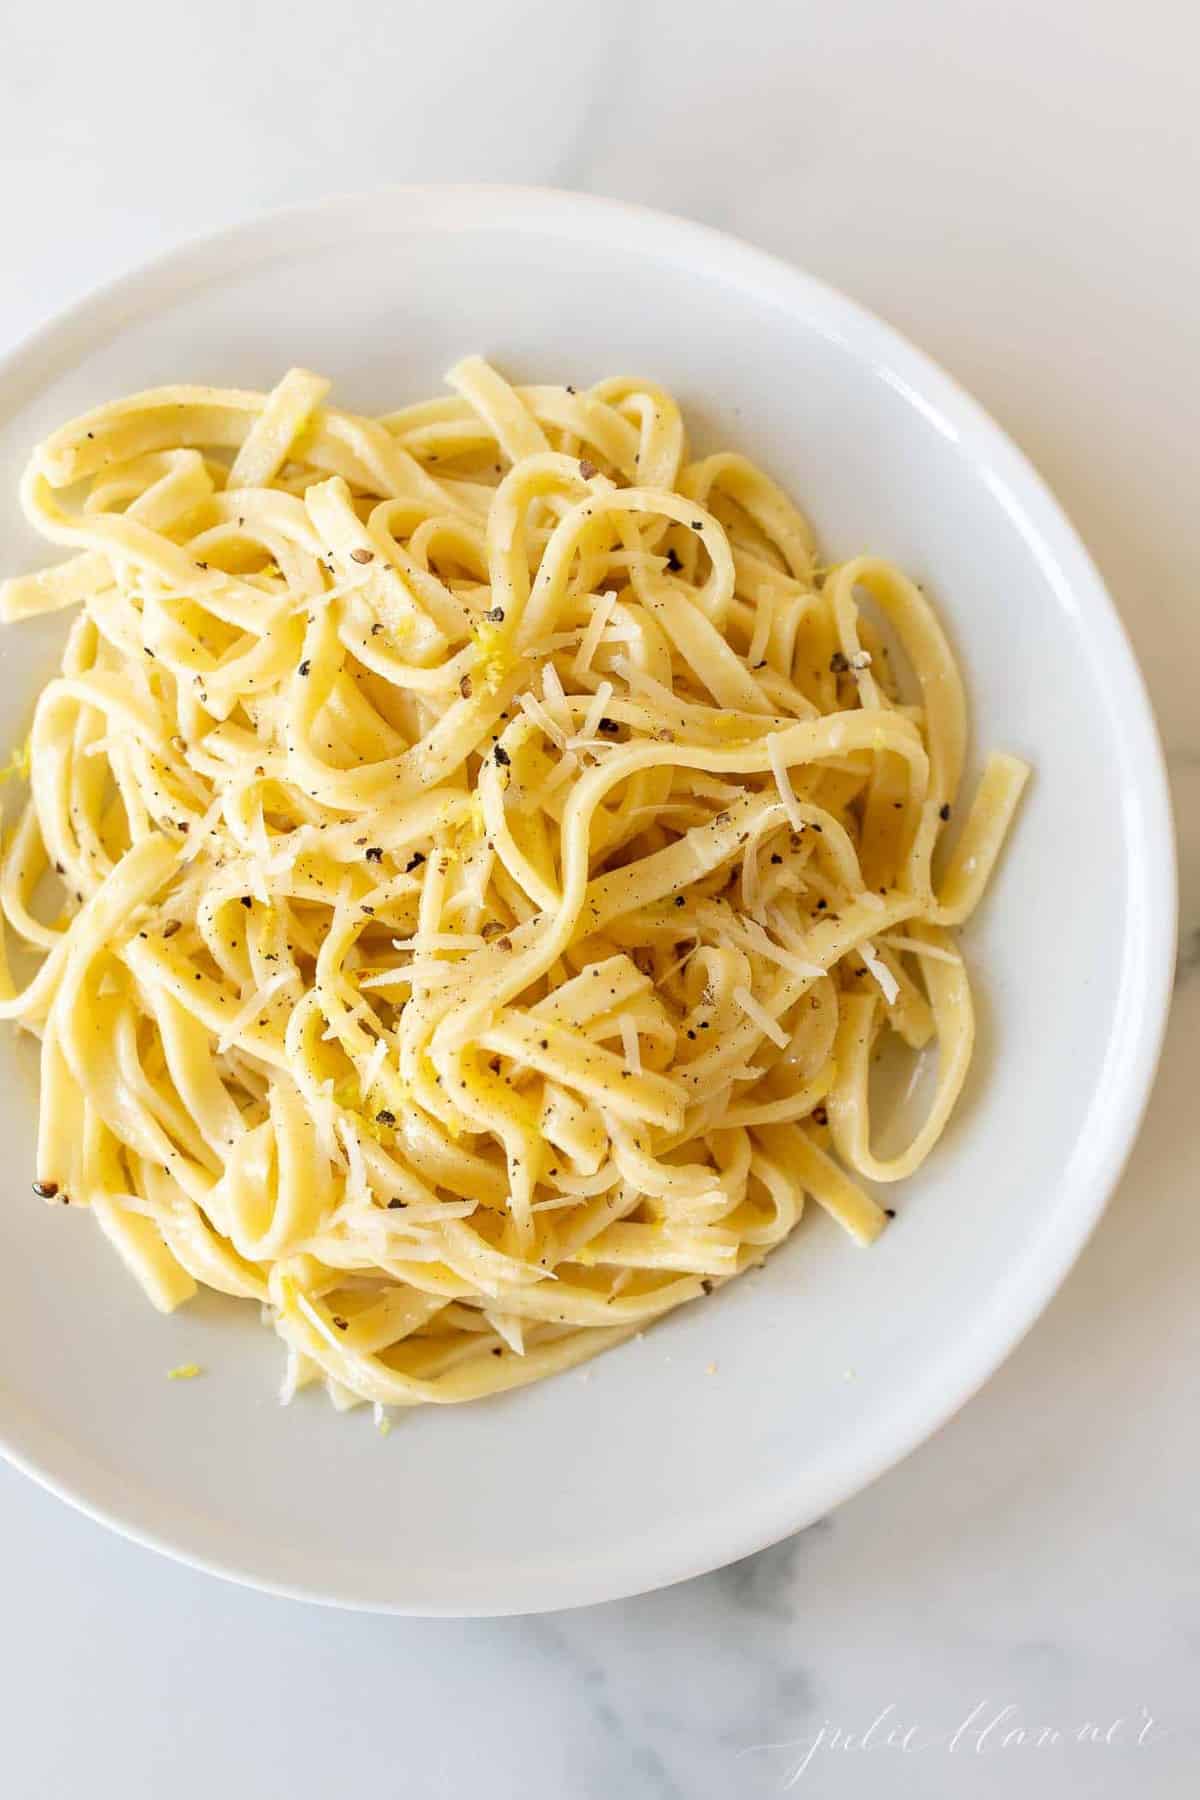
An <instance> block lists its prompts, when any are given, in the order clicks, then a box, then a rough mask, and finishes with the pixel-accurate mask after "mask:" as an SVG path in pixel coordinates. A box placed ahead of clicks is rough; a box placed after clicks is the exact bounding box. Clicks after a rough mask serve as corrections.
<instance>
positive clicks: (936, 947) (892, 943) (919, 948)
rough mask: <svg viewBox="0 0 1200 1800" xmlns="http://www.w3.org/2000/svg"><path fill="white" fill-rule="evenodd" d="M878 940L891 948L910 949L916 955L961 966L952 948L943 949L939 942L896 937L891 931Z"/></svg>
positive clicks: (953, 965) (959, 967)
mask: <svg viewBox="0 0 1200 1800" xmlns="http://www.w3.org/2000/svg"><path fill="white" fill-rule="evenodd" d="M879 942H880V943H881V944H886V945H887V946H888V948H889V949H891V950H911V951H913V953H914V954H915V955H917V956H928V957H932V959H933V961H934V962H944V963H949V964H950V965H951V967H952V968H955V969H961V967H962V957H961V956H955V954H954V952H953V951H952V950H943V949H942V947H941V945H940V944H925V943H922V941H921V939H920V938H914V937H896V936H894V935H892V934H891V933H887V934H881V935H880V938H879Z"/></svg>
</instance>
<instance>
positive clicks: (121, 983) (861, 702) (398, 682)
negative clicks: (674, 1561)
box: [0, 357, 1027, 1416]
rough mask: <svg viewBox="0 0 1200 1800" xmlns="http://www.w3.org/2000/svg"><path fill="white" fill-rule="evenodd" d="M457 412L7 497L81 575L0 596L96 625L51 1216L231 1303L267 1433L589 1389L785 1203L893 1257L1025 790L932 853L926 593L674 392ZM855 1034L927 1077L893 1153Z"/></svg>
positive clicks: (89, 636)
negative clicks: (829, 545) (927, 1088)
mask: <svg viewBox="0 0 1200 1800" xmlns="http://www.w3.org/2000/svg"><path fill="white" fill-rule="evenodd" d="M449 382H450V386H451V388H452V389H453V394H452V395H451V397H449V398H445V399H440V400H433V401H430V402H428V403H427V404H424V405H418V406H413V407H409V408H407V409H405V410H404V411H401V412H397V413H392V414H389V415H386V416H384V417H382V418H365V417H359V416H356V415H353V414H350V413H346V412H340V411H336V410H334V409H333V408H332V407H331V406H329V405H328V404H327V394H328V387H329V384H328V382H326V381H324V380H322V379H321V378H319V377H317V376H315V375H312V374H309V373H308V372H307V371H304V370H299V369H296V370H292V371H291V372H290V373H289V374H288V375H286V376H285V377H284V379H283V380H282V381H281V382H280V383H279V385H278V386H277V387H276V388H275V389H274V390H273V392H271V393H269V394H260V393H248V392H242V391H223V390H218V389H214V388H204V387H172V388H163V389H158V390H155V391H153V392H149V393H143V394H137V395H134V396H132V397H131V398H129V399H126V400H121V401H118V402H116V403H114V404H112V405H109V406H104V407H101V408H100V409H99V410H98V411H96V412H93V413H90V414H88V415H87V416H86V417H84V418H81V419H77V420H75V421H74V422H73V423H71V424H69V425H67V426H65V427H63V429H62V430H60V431H58V432H56V433H54V435H53V436H52V437H50V438H48V439H47V440H46V441H45V442H44V443H43V444H42V445H40V446H39V448H38V449H37V451H36V452H35V454H34V457H33V460H32V463H31V465H30V468H29V470H28V472H27V475H26V477H25V481H24V485H23V490H22V496H23V503H24V506H25V509H26V512H27V514H28V516H29V518H30V519H31V520H32V521H33V522H34V523H35V524H36V525H37V526H38V528H39V529H40V530H41V531H42V532H43V533H44V535H45V536H46V537H47V538H49V539H50V541H51V542H53V543H55V544H58V545H62V546H63V547H64V548H66V549H67V550H69V551H70V552H71V555H70V557H69V559H68V560H67V561H65V562H60V563H58V564H56V565H55V566H53V567H51V568H49V569H46V570H44V571H42V572H40V573H38V574H35V575H29V576H23V577H19V578H17V579H15V580H12V581H9V582H7V583H6V584H5V585H4V587H3V588H2V589H0V612H2V613H3V616H4V617H5V618H6V619H8V620H15V619H20V618H23V617H27V616H29V615H31V614H37V613H45V612H52V611H55V610H57V609H59V608H67V607H77V608H78V609H79V610H78V611H77V612H76V614H75V617H74V620H73V622H72V624H71V627H70V631H69V636H68V638H67V645H66V651H65V654H64V656H63V660H62V668H61V673H60V674H59V675H58V676H57V677H56V678H55V679H54V680H52V681H51V682H50V683H49V685H48V686H47V687H46V688H45V689H44V691H43V692H42V694H41V696H40V698H39V700H38V703H37V709H36V714H35V718H34V723H33V730H32V735H31V739H30V743H29V747H28V775H29V780H30V784H31V791H30V794H29V798H28V800H27V801H26V803H25V805H24V808H23V810H22V811H21V813H20V816H19V818H18V820H17V822H16V825H15V829H13V830H12V831H11V832H10V833H9V835H8V836H7V838H6V840H5V845H4V854H3V862H2V868H0V905H2V908H3V915H4V919H5V920H6V921H7V925H8V926H9V927H10V928H11V931H12V932H14V933H15V934H16V937H17V939H19V940H20V941H21V944H22V946H24V948H25V949H30V950H32V951H34V952H35V953H36V954H37V956H38V957H39V958H40V959H41V960H40V965H39V966H38V967H37V968H36V970H35V971H34V972H32V973H31V974H30V975H29V977H28V979H27V980H25V979H24V974H23V972H21V971H18V972H16V973H14V972H12V971H11V970H10V964H9V961H8V958H7V955H5V954H4V953H3V951H2V949H0V973H2V977H3V1000H2V1002H0V1013H2V1014H3V1016H5V1017H7V1018H9V1019H11V1020H13V1021H15V1022H16V1023H17V1024H18V1025H19V1026H21V1027H23V1028H25V1029H26V1030H28V1031H31V1032H33V1033H35V1034H36V1035H37V1037H38V1038H39V1039H40V1044H41V1115H40V1129H39V1141H38V1161H37V1168H36V1171H35V1177H36V1180H35V1187H36V1190H37V1192H38V1193H39V1194H41V1195H42V1197H43V1198H45V1199H47V1200H49V1201H51V1202H53V1203H54V1204H63V1203H66V1202H68V1201H69V1203H70V1204H72V1205H74V1206H81V1205H82V1206H87V1207H90V1208H91V1209H92V1211H93V1212H94V1213H95V1215H96V1217H97V1219H98V1220H99V1223H100V1225H101V1227H102V1229H103V1231H104V1233H105V1234H106V1236H107V1237H108V1238H109V1239H110V1241H111V1242H112V1244H113V1245H114V1246H115V1248H116V1249H117V1251H118V1252H119V1254H120V1255H121V1257H122V1258H123V1260H124V1261H125V1263H126V1264H127V1265H128V1266H129V1268H130V1269H131V1270H132V1271H133V1272H134V1274H135V1275H136V1276H137V1277H138V1279H139V1280H140V1281H141V1283H142V1285H143V1287H144V1288H145V1290H146V1292H147V1294H148V1295H149V1297H150V1299H151V1300H152V1301H153V1303H154V1304H155V1305H156V1306H158V1307H159V1308H161V1309H163V1310H170V1309H171V1308H173V1307H175V1306H177V1305H178V1304H179V1303H180V1302H182V1301H185V1300H187V1299H188V1298H189V1297H190V1296H191V1295H192V1294H193V1293H194V1292H195V1290H196V1287H197V1284H201V1285H203V1286H206V1287H210V1288H215V1289H218V1290H220V1291H221V1292H222V1293H225V1294H232V1295H237V1296H239V1297H242V1298H245V1299H247V1300H252V1301H256V1302H258V1303H260V1305H261V1306H262V1307H263V1309H264V1317H265V1318H266V1319H268V1320H269V1321H270V1322H271V1323H272V1324H273V1326H274V1328H275V1330H276V1331H277V1332H278V1333H279V1335H280V1336H281V1337H282V1339H283V1340H284V1343H285V1345H286V1348H287V1353H288V1369H287V1375H286V1379H285V1397H290V1395H291V1394H292V1393H293V1392H294V1391H295V1390H296V1389H297V1388H299V1387H302V1386H305V1385H307V1384H308V1383H311V1382H314V1381H318V1380H324V1382H325V1383H326V1385H327V1388H328V1391H329V1393H330V1394H331V1396H332V1397H333V1399H334V1401H335V1402H336V1403H337V1404H338V1405H339V1406H348V1405H352V1404H355V1403H357V1402H359V1401H367V1402H373V1403H375V1405H376V1407H377V1408H380V1409H382V1408H387V1407H392V1406H407V1405H412V1404H416V1403H418V1402H422V1401H435V1402H448V1401H459V1400H469V1399H474V1398H476V1397H478V1396H481V1395H486V1394H492V1393H496V1392H497V1391H499V1390H502V1389H507V1388H511V1387H516V1386H518V1385H520V1384H522V1383H525V1382H529V1381H533V1380H535V1379H537V1378H539V1377H541V1376H543V1375H548V1374H550V1373H552V1372H554V1371H557V1370H562V1369H565V1368H568V1367H570V1366H572V1365H574V1364H577V1363H579V1362H581V1361H582V1360H583V1359H584V1358H586V1357H589V1356H591V1355H593V1354H594V1353H595V1352H596V1351H598V1350H602V1349H604V1348H605V1347H607V1346H609V1345H611V1344H614V1343H617V1342H619V1341H620V1340H621V1339H622V1338H625V1337H627V1336H628V1335H630V1334H631V1333H634V1332H637V1331H639V1330H640V1329H641V1328H642V1327H643V1326H645V1325H646V1324H648V1323H649V1322H650V1321H652V1320H653V1319H655V1318H657V1317H658V1316H659V1315H660V1314H662V1313H665V1312H668V1311H670V1310H671V1309H672V1308H674V1307H676V1306H679V1305H681V1304H683V1303H684V1302H685V1301H689V1300H693V1299H696V1298H697V1297H699V1296H702V1295H705V1294H708V1293H710V1292H711V1291H712V1290H713V1289H714V1288H715V1287H718V1286H719V1285H721V1284H722V1283H724V1282H727V1281H729V1280H730V1279H732V1278H733V1277H734V1276H736V1275H738V1274H739V1273H741V1272H742V1271H743V1270H745V1269H746V1268H748V1267H750V1266H752V1265H755V1264H758V1263H760V1262H761V1261H762V1260H763V1258H764V1257H765V1256H766V1255H767V1253H768V1252H769V1251H770V1250H771V1249H773V1248H774V1247H775V1246H776V1245H778V1244H780V1243H782V1242H783V1240H784V1239H785V1238H786V1237H787V1236H788V1235H789V1233H790V1232H791V1231H792V1229H793V1227H794V1226H795V1224H796V1222H797V1220H798V1219H799V1218H800V1215H801V1212H802V1209H803V1206H804V1203H805V1199H806V1197H809V1196H811V1197H812V1199H814V1200H815V1201H816V1202H817V1203H818V1204H819V1205H820V1206H821V1207H823V1208H824V1209H825V1210H826V1211H828V1212H829V1213H831V1214H832V1215H833V1217H834V1218H835V1219H837V1220H838V1221H839V1222H840V1223H841V1224H842V1225H843V1226H844V1227H845V1229H846V1230H847V1231H848V1232H849V1233H850V1234H851V1235H852V1236H853V1237H854V1238H855V1239H856V1240H857V1241H858V1242H860V1243H863V1244H867V1243H870V1242H871V1240H872V1239H874V1238H875V1237H876V1236H877V1234H878V1233H879V1232H880V1230H881V1229H882V1228H883V1227H884V1225H885V1223H886V1219H887V1213H886V1211H885V1209H883V1208H882V1207H881V1206H880V1205H879V1204H878V1203H877V1201H876V1200H875V1199H874V1198H873V1197H872V1196H871V1195H870V1194H869V1193H868V1191H867V1190H866V1188H865V1187H863V1186H862V1185H860V1181H861V1180H863V1179H865V1180H867V1181H869V1182H872V1183H889V1182H892V1181H896V1180H899V1179H901V1178H903V1177H905V1176H908V1175H910V1174H912V1172H913V1171H914V1170H915V1169H917V1168H918V1167H919V1166H920V1164H921V1163H922V1162H923V1160H924V1159H925V1157H926V1156H927V1155H928V1154H929V1152H930V1150H931V1149H932V1148H933V1146H934V1144H935V1143H936V1141H937V1139H938V1138H939V1136H940V1135H941V1133H942V1131H943V1129H944V1127H945V1125H946V1121H947V1119H948V1117H949V1115H950V1113H951V1110H952V1108H953V1106H954V1104H955V1101H956V1099H957V1097H958V1094H959V1091H960V1089H961V1087H962V1083H963V1079H964V1076H965V1074H966V1070H967V1065H968V1062H969V1060H970V1056H971V1048H972V1037H973V1022H972V1006H971V994H970V989H969V986H968V982H967V976H966V971H965V969H964V966H963V962H962V959H961V956H960V954H959V950H958V947H957V942H956V939H955V937H954V935H953V928H954V927H955V926H958V925H960V924H961V923H962V921H963V920H964V919H965V918H966V917H967V916H968V915H969V913H970V912H971V909H972V908H973V907H974V905H975V903H976V902H977V900H978V899H979V897H980V894H981V892H982V891H983V888H984V886H985V884H986V882H987V880H988V876H989V874H990V871H991V868H992V865H993V863H994V861H995V858H996V856H997V853H998V851H999V849H1000V845H1001V842H1002V839H1003V837H1004V834H1005V831H1006V829H1007V827H1008V824H1009V821H1010V819H1011V817H1012V814H1013V811H1014V809H1015V806H1016V803H1017V799H1018V796H1019V794H1020V791H1021V788H1022V785H1023V783H1024V781H1025V779H1026V775H1027V770H1026V769H1025V767H1024V766H1023V765H1022V764H1021V763H1019V762H1017V761H1016V760H1015V759H1013V758H1012V757H1008V756H1000V755H997V756H993V757H992V758H991V759H990V760H989V761H988V763H987V766H986V770H985V773H984V775H983V778H982V781H981V783H980V785H979V787H978V790H977V792H976V794H975V797H974V800H973V802H972V803H971V805H970V807H969V809H968V810H967V812H966V817H965V820H963V821H962V822H961V829H960V830H959V829H957V828H958V826H959V823H960V821H959V820H958V819H957V818H956V817H955V818H954V829H955V830H956V832H957V836H956V841H955V844H954V847H953V848H952V849H951V850H950V852H949V854H948V856H947V855H945V854H944V853H943V852H942V851H941V850H940V848H939V841H940V839H941V837H942V834H943V832H944V831H945V828H946V822H947V821H948V820H950V819H951V818H952V816H953V814H954V812H955V809H957V807H958V796H959V785H960V779H961V775H962V768H963V760H964V749H965V739H966V719H965V707H964V701H963V691H962V684H961V681H960V678H959V673H958V670H957V667H956V665H955V661H954V658H953V656H952V654H951V652H950V649H949V647H948V645H947V642H946V639H945V637H944V635H943V633H942V630H941V627H940V626H939V624H938V622H937V619H936V617H935V616H934V613H933V610H932V608H931V607H930V605H929V603H928V601H927V600H926V598H925V596H924V595H923V593H922V592H921V591H920V589H919V588H918V587H916V586H915V585H914V584H913V583H912V582H911V581H909V580H907V579H906V578H905V576H904V575H902V574H901V573H900V572H899V571H898V570H897V569H895V568H893V567H891V566H890V565H889V564H887V563H885V562H882V561H879V560H877V559H875V558H873V557H859V558H857V559H855V560H853V561H851V562H847V563H843V564H841V565H839V566H837V567H835V568H825V567H823V566H821V565H820V564H819V563H818V561H817V555H816V550H815V547H814V540H813V536H812V533H811V530H810V528H809V525H808V523H807V521H806V520H805V519H804V517H803V516H802V514H801V513H800V512H798V511H797V510H796V508H795V507H794V506H793V505H792V504H791V502H790V501H789V500H788V499H787V497H786V496H785V495H784V494H783V493H782V492H781V491H780V489H779V488H778V487H776V486H775V485H774V483H773V482H772V481H770V480H769V479H768V478H767V477H766V476H765V475H764V474H762V473H761V472H760V471H759V470H758V469H756V468H755V467H754V466H753V465H752V464H751V463H749V462H748V461H746V459H745V458H743V457H741V456H737V455H724V454H723V455H716V456H708V457H705V458H703V459H701V460H699V461H689V460H688V457H687V452H686V447H685V438H684V429H683V424H682V421H681V418H680V414H679V411H678V408H677V407H676V405H675V403H674V401H673V400H672V399H671V397H670V395H669V394H667V393H665V392H664V391H663V390H662V389H660V388H658V387H655V386H654V385H652V384H651V383H648V382H642V381H632V380H625V379H614V380H607V381H601V382H599V383H597V384H596V385H595V386H593V387H591V388H588V389H586V390H580V391H576V390H575V388H573V387H549V386H546V387H524V388H514V387H511V386H510V385H509V384H508V383H507V382H506V381H504V380H503V379H502V377H501V376H500V375H499V374H498V373H497V372H496V371H495V370H494V369H492V368H491V367H489V366H488V365H487V364H486V363H484V362H483V361H481V360H480V359H479V358H475V357H472V358H469V359H468V360H467V361H465V362H463V363H461V364H459V365H458V367H457V368H455V369H454V370H452V371H451V374H450V377H449ZM864 601H865V602H869V604H865V605H864V604H860V603H862V602H864ZM898 658H899V659H901V660H902V661H903V662H906V663H907V665H908V668H909V670H910V671H911V674H912V677H913V678H914V679H913V685H912V690H911V694H910V696H909V698H908V700H907V701H905V700H903V699H902V698H901V688H900V682H899V679H898V670H897V669H896V667H895V666H894V665H895V663H896V660H897V659H898ZM18 761H19V762H20V761H21V759H18ZM23 772H24V771H23V769H21V768H19V769H18V773H23ZM935 853H936V857H935ZM935 860H936V867H937V872H936V873H935ZM21 955H22V956H23V955H24V949H22V951H21ZM884 1034H894V1035H896V1036H897V1037H898V1038H899V1040H901V1041H902V1043H903V1044H904V1045H907V1046H909V1047H910V1048H911V1050H912V1051H914V1052H919V1051H921V1050H922V1049H923V1048H924V1047H925V1046H927V1045H931V1044H933V1043H934V1042H935V1041H936V1046H937V1052H938V1057H937V1076H936V1082H935V1083H934V1084H933V1093H932V1101H931V1104H930V1106H929V1111H928V1115H927V1117H926V1119H925V1122H924V1124H923V1125H922V1126H921V1128H920V1129H919V1130H918V1131H917V1132H916V1134H915V1135H914V1136H913V1138H912V1140H911V1142H910V1143H909V1144H908V1145H907V1147H906V1148H904V1149H901V1150H899V1151H898V1152H896V1153H894V1154H891V1155H888V1156H883V1155H881V1154H880V1153H879V1152H878V1151H877V1150H876V1149H874V1148H873V1137H872V1129H871V1115H870V1096H869V1087H870V1084H869V1079H868V1077H869V1071H870V1066H871V1062H872V1059H873V1056H874V1055H875V1053H876V1050H877V1048H878V1046H879V1044H880V1042H881V1039H882V1037H883V1035H884ZM380 1416H382V1415H380Z"/></svg>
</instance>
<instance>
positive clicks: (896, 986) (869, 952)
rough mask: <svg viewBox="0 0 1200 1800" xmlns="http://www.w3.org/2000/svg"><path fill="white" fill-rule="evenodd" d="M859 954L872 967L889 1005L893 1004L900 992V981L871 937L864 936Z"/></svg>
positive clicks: (871, 969) (859, 947) (869, 967)
mask: <svg viewBox="0 0 1200 1800" xmlns="http://www.w3.org/2000/svg"><path fill="white" fill-rule="evenodd" d="M858 954H859V955H860V956H861V957H862V959H863V961H864V963H865V964H866V965H867V968H868V969H870V971H871V973H872V975H873V976H874V977H875V979H876V981H877V982H878V983H879V986H880V989H881V991H882V993H883V997H884V999H885V1000H886V1001H887V1003H888V1005H889V1006H891V1005H892V1004H893V1003H894V1001H895V999H896V996H897V994H898V993H899V992H900V983H899V982H898V981H897V980H896V977H895V976H894V975H893V974H892V971H891V970H890V969H889V968H888V966H887V964H886V963H885V962H884V960H883V958H882V957H881V956H880V954H879V952H878V951H877V950H876V948H875V946H874V944H872V942H871V940H870V939H869V938H864V939H863V941H862V943H861V944H860V945H859V946H858Z"/></svg>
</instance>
